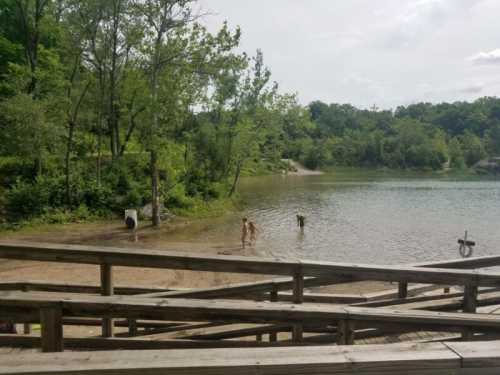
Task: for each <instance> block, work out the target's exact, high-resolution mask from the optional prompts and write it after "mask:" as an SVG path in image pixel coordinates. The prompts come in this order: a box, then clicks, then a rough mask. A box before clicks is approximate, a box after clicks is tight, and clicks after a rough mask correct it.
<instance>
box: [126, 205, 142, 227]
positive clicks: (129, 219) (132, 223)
mask: <svg viewBox="0 0 500 375" xmlns="http://www.w3.org/2000/svg"><path fill="white" fill-rule="evenodd" d="M125 224H126V225H127V228H128V229H136V228H137V226H138V225H139V221H138V220H137V210H125Z"/></svg>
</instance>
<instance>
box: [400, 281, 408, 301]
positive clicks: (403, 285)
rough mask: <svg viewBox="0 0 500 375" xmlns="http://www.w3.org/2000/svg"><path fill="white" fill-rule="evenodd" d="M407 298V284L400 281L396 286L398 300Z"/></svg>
mask: <svg viewBox="0 0 500 375" xmlns="http://www.w3.org/2000/svg"><path fill="white" fill-rule="evenodd" d="M406 297H408V283H407V282H406V281H400V282H399V284H398V298H402V299H403V298H406Z"/></svg>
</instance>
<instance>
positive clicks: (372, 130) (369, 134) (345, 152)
mask: <svg viewBox="0 0 500 375" xmlns="http://www.w3.org/2000/svg"><path fill="white" fill-rule="evenodd" d="M308 109H309V113H310V120H311V121H310V123H309V124H304V126H303V127H301V128H300V130H299V129H295V130H294V132H292V131H288V137H287V141H288V142H289V144H288V147H287V148H286V150H285V153H286V154H287V156H288V157H291V158H294V159H298V160H301V161H302V162H304V163H305V164H306V165H307V166H309V167H310V168H317V167H321V166H330V165H344V166H355V167H357V166H364V167H387V168H394V169H432V170H439V169H442V168H443V167H445V166H448V167H450V168H454V169H464V168H468V167H472V166H474V165H475V164H476V163H477V162H478V161H480V160H481V159H484V158H486V157H489V156H497V155H500V100H499V99H497V98H492V97H485V98H481V99H478V100H476V101H474V102H473V103H468V102H456V103H452V104H448V103H443V104H430V103H419V104H412V105H409V106H406V107H403V106H402V107H398V108H396V110H395V111H379V110H377V109H371V110H361V109H357V108H355V107H353V106H351V105H339V104H330V105H327V104H325V103H322V102H320V101H317V102H313V103H311V104H310V105H309V107H308Z"/></svg>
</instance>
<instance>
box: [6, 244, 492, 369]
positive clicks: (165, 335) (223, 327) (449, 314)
mask: <svg viewBox="0 0 500 375" xmlns="http://www.w3.org/2000/svg"><path fill="white" fill-rule="evenodd" d="M0 258H7V259H18V260H35V261H48V262H68V263H77V264H94V265H98V266H99V267H100V270H101V278H100V280H99V284H97V283H96V284H94V285H80V284H62V283H57V282H55V281H54V282H37V281H30V280H19V281H16V282H4V283H1V282H0V319H2V320H9V321H13V322H15V323H18V324H23V323H24V324H25V329H26V332H25V333H27V334H24V335H23V334H18V335H15V334H0V355H2V353H3V354H8V355H7V356H3V357H2V358H1V359H0V363H4V362H2V361H5V363H8V364H9V365H8V367H1V366H0V374H2V373H16V374H18V373H26V374H28V373H40V372H37V370H39V371H42V372H41V373H61V374H66V373H70V372H71V371H76V370H74V369H75V368H76V367H75V368H73V367H71V366H73V365H75V366H77V365H76V364H78V363H80V362H82V361H83V358H87V359H88V362H85V361H83V362H85V363H83V362H82V363H83V364H80V365H79V366H80V367H78V371H81V373H90V374H92V373H100V372H99V371H101V372H102V371H104V370H105V369H106V370H109V371H110V373H130V374H136V373H138V372H139V371H141V372H145V371H146V373H148V374H149V373H151V374H153V373H164V372H165V371H168V373H169V374H177V373H179V374H181V373H182V374H219V373H221V372H224V371H233V372H234V371H236V372H237V373H243V374H245V373H248V374H250V373H251V374H255V373H256V371H257V372H258V373H259V374H281V373H283V374H284V373H286V374H295V373H297V374H299V373H300V374H303V373H304V371H305V369H306V368H307V373H312V374H313V373H314V374H324V373H345V374H347V373H354V372H356V373H358V372H359V373H366V374H381V373H398V372H397V371H399V373H405V374H406V373H408V374H434V373H436V374H437V373H438V372H439V369H441V370H446V371H447V372H444V373H443V372H439V373H440V375H441V374H469V373H470V374H472V373H480V374H483V373H484V374H486V373H488V372H487V370H483V369H482V370H481V372H477V371H478V370H477V368H483V367H485V366H490V367H495V366H500V365H499V364H498V358H497V357H496V356H493V354H491V353H494V352H495V350H497V349H499V346H500V344H499V342H496V341H494V340H498V339H499V338H500V315H497V314H495V312H496V309H497V308H498V307H496V306H497V305H499V304H500V274H496V273H492V272H483V271H482V270H480V268H481V267H486V266H488V267H491V266H495V265H500V257H491V256H490V257H477V258H469V259H460V260H451V261H440V262H430V263H420V264H413V265H400V266H386V265H363V264H346V263H332V262H316V261H307V260H299V259H265V258H252V257H235V256H192V255H186V254H185V253H171V252H164V251H160V250H130V249H118V248H101V247H91V246H77V245H51V244H30V243H15V242H0ZM114 266H127V267H151V268H163V269H182V270H191V271H212V272H229V273H251V274H262V275H271V276H273V277H274V278H271V279H268V280H264V281H258V282H250V283H240V284H232V285H223V286H217V287H208V288H200V289H194V290H172V289H165V288H155V287H150V288H138V287H135V286H133V285H128V286H124V285H122V286H115V285H114V280H113V267H114ZM276 276H279V277H278V278H276ZM371 280H373V281H391V282H396V283H397V288H396V289H395V290H389V291H383V292H377V293H371V294H364V295H352V294H351V295H348V294H328V293H317V292H314V293H312V292H310V291H309V290H308V289H307V288H312V287H318V286H324V285H331V284H338V283H348V282H353V281H371ZM96 281H97V280H96ZM445 287H446V289H449V288H450V287H451V291H443V289H444V288H445ZM289 291H291V292H289ZM478 309H479V311H481V313H476V311H478ZM499 311H500V310H499ZM34 323H37V324H38V323H40V324H41V334H40V335H37V334H30V332H29V325H30V324H34ZM65 326H101V327H102V337H88V336H67V335H65V334H64V327H65ZM114 336H117V337H114ZM444 340H449V342H447V343H443V342H438V341H444ZM460 340H462V341H463V342H455V341H460ZM464 340H465V341H464ZM478 340H483V341H484V342H478ZM400 341H406V342H414V344H408V343H407V344H402V345H400V346H393V345H387V344H388V343H391V342H400ZM434 341H436V342H435V343H434ZM451 341H453V343H451ZM430 342H431V343H430ZM375 343H381V344H386V345H380V346H371V345H372V344H375ZM422 343H425V344H422ZM360 344H363V345H360ZM317 345H322V346H320V347H318V346H317ZM346 345H348V346H346ZM353 345H355V346H353ZM457 345H458V346H457ZM40 347H41V348H42V349H43V351H45V352H59V351H64V350H66V351H67V350H77V351H82V350H86V351H92V353H91V352H86V353H85V354H81V353H72V352H65V353H63V354H57V355H50V354H48V355H41V354H34V353H33V350H37V348H40ZM312 347H313V348H312ZM363 347H365V348H364V349H363ZM14 348H16V349H14ZM410 348H412V350H415V351H416V352H415V358H414V359H413V358H412V359H411V360H410V359H409V358H410V354H409V353H410ZM116 349H119V350H135V352H134V355H133V356H132V354H130V357H122V355H124V354H123V353H124V352H121V351H118V352H109V353H108V352H106V353H94V351H102V350H116ZM146 349H147V350H149V351H145V352H143V351H142V350H146ZM175 349H182V350H175ZM154 350H162V351H161V352H154ZM478 351H484V353H489V354H487V355H486V356H485V355H483V354H481V355H478V354H477V352H478ZM438 352H439V353H438ZM155 353H156V354H155ZM159 353H161V356H160V354H159ZM209 353H210V354H209ZM223 353H226V354H224V355H223ZM433 353H434V354H436V353H437V354H436V355H437V356H436V361H434V359H433V358H434V357H433V355H434V354H433ZM14 354H15V355H14ZM490 354H491V355H490ZM155 355H156V356H155ZM245 355H246V356H247V357H246V356H245ZM495 355H496V354H495ZM80 356H82V357H80ZM85 356H87V357H85ZM158 356H160V357H158ZM375 356H377V357H375ZM488 356H489V357H488ZM106 358H107V359H109V361H108V364H107V365H106ZM123 358H134V359H133V361H128V362H127V361H125V365H124V364H123ZM157 358H161V359H158V360H157ZM193 358H206V359H204V360H200V361H199V362H197V360H192V359H193ZM167 359H168V361H167ZM23 360H25V361H26V363H30V364H31V365H33V366H34V367H33V366H31V367H30V366H24V365H23V364H22V361H23ZM233 360H234V361H233ZM412 361H413V362H412ZM474 361H476V362H474ZM64 363H67V364H68V366H65V365H64ZM457 363H458V364H457ZM391 364H392V366H391ZM108 365H109V366H110V367H109V368H108V367H106V366H108ZM9 366H10V367H9ZM102 366H104V367H102ZM304 366H306V367H304ZM72 368H73V370H71V369H72ZM417 368H418V369H417ZM497 370H498V369H497ZM7 371H11V372H7ZM43 371H46V372H43ZM391 371H392V372H391ZM404 371H406V372H404ZM471 371H476V372H471ZM75 373H80V372H75ZM491 373H498V372H491Z"/></svg>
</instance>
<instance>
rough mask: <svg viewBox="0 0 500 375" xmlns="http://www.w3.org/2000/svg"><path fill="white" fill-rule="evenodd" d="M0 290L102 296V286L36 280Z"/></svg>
mask: <svg viewBox="0 0 500 375" xmlns="http://www.w3.org/2000/svg"><path fill="white" fill-rule="evenodd" d="M0 290H22V291H24V292H60V293H86V294H101V286H99V285H85V284H72V283H55V282H48V281H34V280H26V281H4V282H0ZM114 291H115V294H120V295H136V294H145V293H159V292H169V291H172V290H171V289H166V288H158V287H137V286H125V285H115V287H114ZM176 291H179V290H176Z"/></svg>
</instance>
